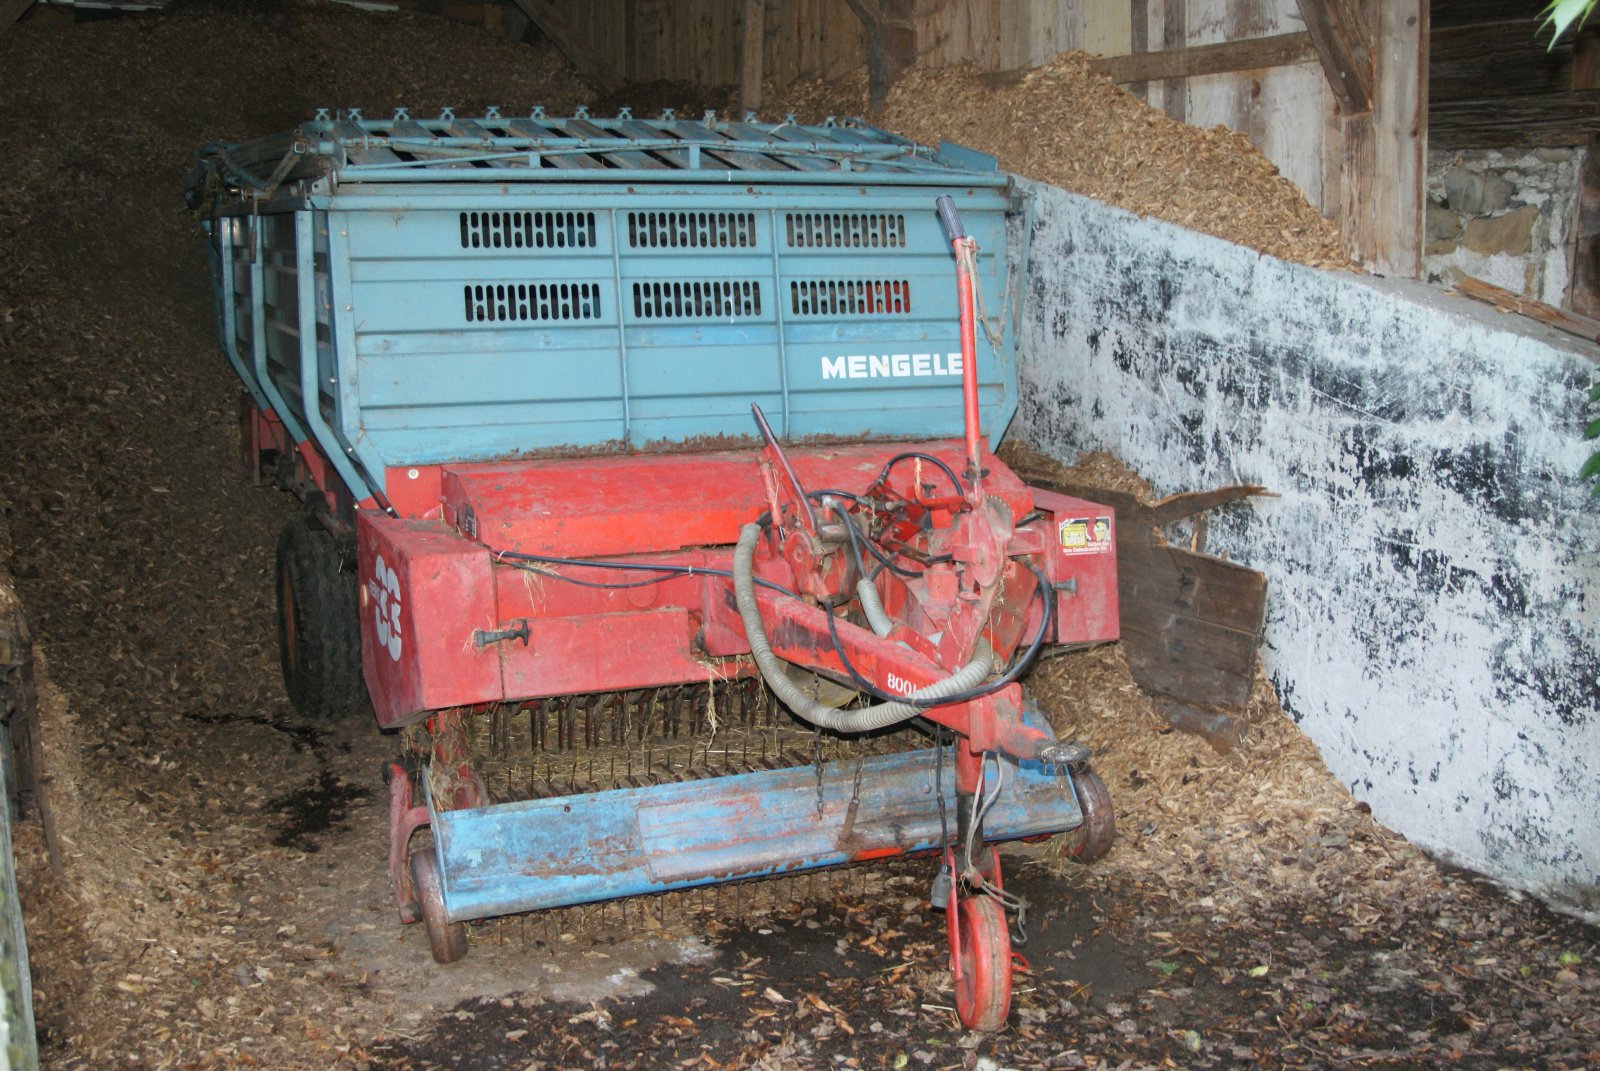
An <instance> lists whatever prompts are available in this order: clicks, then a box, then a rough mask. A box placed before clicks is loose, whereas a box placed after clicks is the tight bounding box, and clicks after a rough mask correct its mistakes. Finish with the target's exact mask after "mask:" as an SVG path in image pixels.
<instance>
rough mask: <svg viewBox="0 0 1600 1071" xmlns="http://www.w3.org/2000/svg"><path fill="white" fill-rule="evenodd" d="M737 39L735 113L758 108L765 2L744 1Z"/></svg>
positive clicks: (765, 29) (759, 104)
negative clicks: (737, 76) (737, 110)
mask: <svg viewBox="0 0 1600 1071" xmlns="http://www.w3.org/2000/svg"><path fill="white" fill-rule="evenodd" d="M740 31H741V32H740V37H739V111H740V112H753V111H758V110H760V108H761V52H762V49H763V48H765V47H766V42H767V0H744V15H743V25H742V26H741V27H740Z"/></svg>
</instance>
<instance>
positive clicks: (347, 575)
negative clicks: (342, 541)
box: [277, 514, 367, 721]
mask: <svg viewBox="0 0 1600 1071" xmlns="http://www.w3.org/2000/svg"><path fill="white" fill-rule="evenodd" d="M277 587H278V661H279V664H280V665H281V666H282V668H283V687H284V691H285V692H287V693H288V695H289V702H291V703H293V704H294V708H295V709H296V710H298V711H299V712H300V713H302V714H304V715H306V716H307V717H312V718H321V719H324V720H330V721H331V720H335V719H340V718H345V717H348V716H350V715H352V714H356V713H358V712H360V711H361V710H362V709H364V708H365V707H366V705H367V689H366V684H365V683H364V682H363V681H362V679H361V621H360V616H359V614H360V611H359V610H358V608H357V607H358V602H357V594H358V589H357V577H356V572H355V570H354V569H352V568H349V567H348V566H347V565H346V564H345V555H343V554H342V553H340V550H339V545H338V543H337V542H336V541H335V540H334V538H333V535H332V534H331V533H329V532H328V531H327V530H326V529H324V528H322V527H321V526H320V525H317V524H314V523H313V522H312V520H311V518H310V517H308V516H305V515H304V514H302V515H300V516H298V517H294V518H292V519H291V520H290V521H289V523H288V524H285V525H284V526H283V533H282V535H280V536H279V537H278V584H277Z"/></svg>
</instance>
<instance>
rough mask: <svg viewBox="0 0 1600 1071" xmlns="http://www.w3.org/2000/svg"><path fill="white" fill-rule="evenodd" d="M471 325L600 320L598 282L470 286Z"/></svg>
mask: <svg viewBox="0 0 1600 1071" xmlns="http://www.w3.org/2000/svg"><path fill="white" fill-rule="evenodd" d="M462 296H463V298H464V299H465V301H466V314H467V322H468V323H559V322H561V321H563V320H598V319H600V284H599V283H469V284H467V285H466V286H464V287H462Z"/></svg>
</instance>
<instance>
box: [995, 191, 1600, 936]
mask: <svg viewBox="0 0 1600 1071" xmlns="http://www.w3.org/2000/svg"><path fill="white" fill-rule="evenodd" d="M1025 190H1026V192H1027V195H1028V198H1029V204H1030V212H1031V222H1030V224H1029V228H1028V229H1029V231H1030V232H1031V237H1032V244H1031V251H1030V260H1029V267H1028V271H1027V296H1026V301H1025V304H1024V307H1023V310H1022V326H1021V334H1020V339H1019V341H1020V347H1019V348H1020V350H1021V352H1022V354H1023V355H1024V357H1023V363H1022V376H1023V385H1022V398H1021V401H1022V405H1021V409H1020V411H1019V414H1018V418H1017V421H1016V423H1015V424H1014V426H1013V427H1012V429H1011V431H1010V434H1011V435H1012V436H1014V437H1020V438H1021V439H1023V440H1024V441H1026V442H1028V443H1029V444H1030V445H1032V446H1034V447H1035V448H1037V449H1040V450H1043V451H1045V452H1048V453H1051V454H1054V455H1056V456H1058V457H1061V458H1063V459H1065V460H1069V461H1070V460H1071V459H1073V458H1074V457H1075V456H1076V455H1077V454H1078V452H1080V451H1084V450H1091V449H1106V450H1111V451H1113V452H1115V453H1116V454H1118V455H1120V456H1121V457H1122V458H1123V459H1125V460H1126V461H1127V462H1128V463H1129V464H1131V465H1132V466H1133V467H1134V468H1136V469H1137V470H1138V471H1139V472H1141V473H1142V474H1143V475H1144V476H1146V477H1147V478H1149V479H1150V480H1151V481H1152V482H1153V483H1154V484H1155V485H1156V487H1157V489H1158V490H1159V491H1161V492H1164V493H1167V492H1173V491H1178V490H1189V489H1199V488H1209V487H1213V486H1216V485H1219V484H1224V483H1236V482H1250V483H1261V484H1265V485H1266V486H1267V487H1269V488H1270V489H1271V490H1273V491H1275V492H1277V494H1278V496H1279V497H1276V498H1267V499H1258V500H1255V501H1254V502H1253V503H1251V504H1249V505H1242V506H1235V507H1230V508H1229V509H1227V510H1225V511H1221V513H1220V514H1219V515H1218V516H1217V517H1215V518H1214V519H1213V523H1212V527H1211V537H1210V545H1211V547H1212V549H1214V550H1217V551H1219V552H1222V553H1226V554H1228V555H1229V556H1230V557H1232V558H1234V559H1235V560H1238V561H1242V562H1245V563H1247V564H1249V565H1252V566H1255V567H1256V568H1259V569H1262V570H1264V571H1265V572H1266V573H1267V576H1268V580H1269V585H1270V587H1269V610H1268V621H1267V626H1266V632H1265V639H1264V645H1263V650H1262V659H1263V662H1264V665H1265V667H1266V669H1267V671H1268V673H1269V675H1270V677H1271V679H1272V681H1273V683H1274V684H1275V686H1276V687H1277V690H1278V693H1279V695H1280V696H1281V698H1282V700H1283V705H1284V708H1285V710H1286V711H1288V713H1289V715H1290V716H1291V717H1292V718H1294V720H1295V721H1296V722H1298V723H1299V724H1300V726H1301V727H1302V728H1303V729H1304V730H1305V732H1306V733H1307V734H1308V735H1309V736H1310V737H1311V738H1312V739H1313V740H1314V741H1315V742H1316V743H1317V745H1318V747H1319V748H1320V750H1321V751H1322V754H1323V756H1324V757H1325V759H1326V760H1327V763H1328V765H1329V767H1330V768H1331V769H1332V770H1333V771H1334V773H1335V775H1336V776H1338V777H1339V778H1340V779H1341V780H1342V781H1343V782H1344V783H1345V784H1346V785H1348V786H1349V787H1350V789H1351V791H1352V792H1353V793H1354V794H1355V795H1356V796H1357V797H1358V798H1360V799H1363V800H1365V801H1367V802H1368V803H1369V804H1370V805H1371V806H1372V809H1373V811H1374V813H1375V814H1376V815H1377V816H1378V818H1379V819H1380V820H1381V821H1383V822H1385V823H1386V824H1388V825H1389V826H1391V827H1393V828H1395V829H1397V830H1399V831H1401V832H1402V833H1404V834H1406V835H1407V836H1408V837H1410V838H1411V839H1412V840H1413V841H1414V842H1415V843H1417V844H1419V845H1421V846H1423V847H1424V848H1427V849H1429V850H1431V851H1433V852H1435V853H1437V854H1439V855H1441V856H1443V857H1445V858H1447V859H1449V860H1452V861H1454V862H1457V863H1460V864H1462V865H1465V866H1468V867H1471V868H1474V869H1476V870H1480V871H1483V872H1486V873H1488V874H1491V875H1493V876H1494V877H1496V878H1498V879H1499V880H1501V881H1503V882H1505V883H1506V884H1508V885H1511V886H1515V887H1517V888H1521V889H1527V890H1532V891H1534V892H1537V893H1538V894H1540V895H1541V896H1544V897H1546V898H1547V899H1549V900H1550V901H1551V902H1553V903H1556V904H1559V905H1561V906H1564V907H1566V908H1568V909H1570V910H1575V911H1577V912H1580V913H1584V914H1587V915H1588V917H1590V918H1600V823H1597V822H1596V821H1595V816H1596V815H1597V814H1600V642H1597V636H1600V568H1597V565H1596V556H1597V555H1600V504H1597V502H1596V500H1594V499H1591V497H1590V495H1589V493H1588V491H1589V489H1588V488H1587V487H1586V486H1585V485H1584V484H1583V483H1581V482H1580V481H1579V480H1578V479H1577V478H1576V473H1577V471H1578V469H1579V467H1580V466H1581V465H1582V463H1583V461H1584V458H1585V456H1586V454H1587V452H1588V451H1587V449H1586V447H1585V444H1584V443H1583V442H1582V441H1581V439H1580V435H1581V431H1582V427H1583V423H1584V421H1583V414H1582V410H1581V394H1582V391H1583V390H1584V389H1585V388H1586V387H1587V386H1588V385H1589V383H1590V381H1591V379H1592V378H1594V376H1595V369H1594V364H1593V358H1594V353H1593V352H1592V351H1591V350H1584V349H1582V348H1580V346H1579V345H1578V344H1576V343H1574V342H1571V341H1567V340H1563V339H1561V338H1558V337H1556V336H1553V335H1550V334H1548V333H1545V330H1544V329H1543V328H1540V327H1538V326H1537V325H1533V324H1531V323H1530V322H1527V321H1523V320H1521V319H1520V318H1511V317H1506V316H1500V315H1497V314H1495V313H1493V312H1492V311H1491V310H1489V309H1487V307H1484V306H1480V305H1477V304H1475V303H1473V302H1469V301H1466V300H1464V299H1460V298H1456V297H1452V296H1449V295H1445V294H1443V293H1441V292H1439V291H1436V290H1432V289H1430V288H1428V287H1425V286H1422V285H1421V284H1401V283H1394V282H1389V281H1385V280H1375V279H1370V278H1365V277H1359V276H1354V275H1345V274H1333V273H1327V272H1319V271H1316V270H1313V269H1309V268H1303V267H1300V266H1298V265H1292V264H1287V263H1284V262H1282V261H1278V260H1274V259H1272V258H1270V257H1265V256H1262V255H1260V254H1257V253H1255V252H1253V251H1251V250H1248V249H1245V248H1243V247H1240V246H1236V245H1231V244H1229V243H1226V242H1222V241H1219V240H1216V239H1213V238H1209V237H1205V236H1201V235H1197V234H1194V233H1192V232H1189V231H1185V230H1182V229H1180V228H1177V227H1172V226H1169V225H1166V224H1162V223H1156V222H1153V221H1150V220H1142V219H1138V218H1136V217H1134V216H1131V215H1129V214H1127V213H1125V212H1121V211H1118V210H1115V209H1110V208H1107V207H1106V206H1104V205H1101V204H1099V203H1097V202H1093V201H1089V200H1087V199H1084V198H1081V197H1077V196H1074V195H1071V194H1068V193H1065V192H1063V191H1061V190H1058V189H1056V188H1054V187H1047V186H1042V185H1038V184H1031V183H1030V184H1025Z"/></svg>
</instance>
